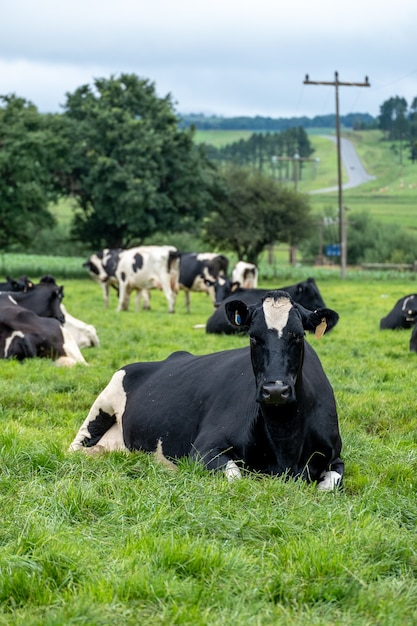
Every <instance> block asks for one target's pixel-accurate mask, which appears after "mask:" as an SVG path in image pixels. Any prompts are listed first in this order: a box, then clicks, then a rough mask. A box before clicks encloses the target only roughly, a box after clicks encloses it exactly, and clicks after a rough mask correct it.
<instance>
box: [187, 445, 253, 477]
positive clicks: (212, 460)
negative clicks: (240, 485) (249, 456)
mask: <svg viewBox="0 0 417 626" xmlns="http://www.w3.org/2000/svg"><path fill="white" fill-rule="evenodd" d="M191 457H192V458H193V459H195V460H198V461H201V462H202V463H203V464H204V466H205V467H206V468H207V469H208V470H214V471H218V470H222V471H223V472H224V474H225V476H226V478H227V480H228V481H229V482H232V481H233V480H237V479H239V478H242V473H241V471H240V469H239V466H238V465H237V463H236V461H235V460H234V459H232V457H231V455H230V454H229V451H228V450H225V449H224V448H210V450H207V452H205V451H204V450H199V449H198V448H197V446H196V447H195V449H194V451H193V452H192V454H191Z"/></svg>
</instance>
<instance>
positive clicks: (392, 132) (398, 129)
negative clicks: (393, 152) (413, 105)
mask: <svg viewBox="0 0 417 626" xmlns="http://www.w3.org/2000/svg"><path fill="white" fill-rule="evenodd" d="M407 106H408V105H407V100H406V99H405V98H400V97H399V96H395V97H394V98H389V99H388V100H386V101H385V102H383V103H382V105H381V106H380V115H379V127H380V129H381V130H383V131H384V132H385V134H386V137H387V139H389V140H390V141H392V140H396V139H404V138H405V136H406V135H407V133H408V130H409V122H408V118H407Z"/></svg>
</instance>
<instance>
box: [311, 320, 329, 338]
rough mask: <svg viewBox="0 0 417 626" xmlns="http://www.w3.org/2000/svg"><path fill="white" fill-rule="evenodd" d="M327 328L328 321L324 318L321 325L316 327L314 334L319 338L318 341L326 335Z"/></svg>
mask: <svg viewBox="0 0 417 626" xmlns="http://www.w3.org/2000/svg"><path fill="white" fill-rule="evenodd" d="M326 328H327V322H326V319H325V318H324V317H322V318H321V322H320V324H319V325H318V326H317V327H316V330H315V331H314V334H315V336H316V337H317V339H320V337H322V336H323V335H324V332H325V330H326Z"/></svg>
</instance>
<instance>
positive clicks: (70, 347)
mask: <svg viewBox="0 0 417 626" xmlns="http://www.w3.org/2000/svg"><path fill="white" fill-rule="evenodd" d="M34 357H43V358H47V359H53V360H54V361H55V362H56V364H57V365H65V366H72V365H75V364H76V363H83V364H84V365H86V361H85V359H84V357H83V355H82V354H81V352H80V349H79V347H78V346H77V344H76V342H75V340H74V338H73V337H72V335H71V334H70V333H69V332H68V331H67V330H66V329H65V328H64V326H63V325H62V324H61V322H60V321H58V320H57V319H55V318H54V317H42V316H40V315H37V314H36V313H34V312H33V311H30V310H29V309H26V308H25V307H23V306H21V305H20V304H18V303H17V302H16V300H15V299H14V298H13V296H11V295H6V294H0V358H2V359H17V360H18V361H23V360H24V359H28V358H34Z"/></svg>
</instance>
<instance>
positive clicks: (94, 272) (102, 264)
mask: <svg viewBox="0 0 417 626" xmlns="http://www.w3.org/2000/svg"><path fill="white" fill-rule="evenodd" d="M122 253H123V249H122V248H104V249H103V250H101V251H100V252H96V253H95V254H92V255H91V256H90V257H89V258H88V259H87V261H86V262H85V263H83V267H85V268H86V269H87V270H88V272H89V274H90V276H91V278H92V279H93V280H95V281H96V282H97V283H98V284H99V285H100V286H101V288H102V290H103V298H104V305H105V306H106V307H108V306H109V295H110V287H114V288H115V289H116V291H117V294H119V282H118V280H117V278H116V269H117V266H118V264H119V260H120V255H121V254H122Z"/></svg>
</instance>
